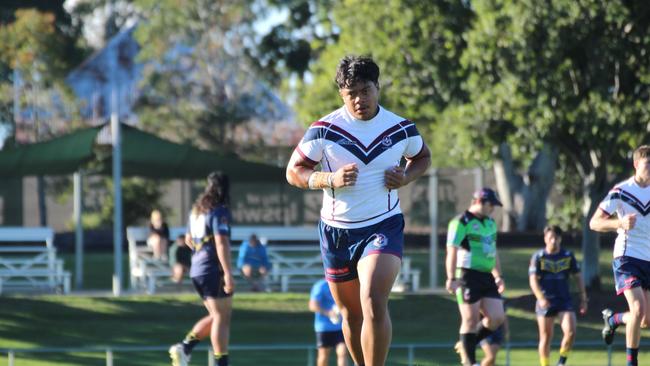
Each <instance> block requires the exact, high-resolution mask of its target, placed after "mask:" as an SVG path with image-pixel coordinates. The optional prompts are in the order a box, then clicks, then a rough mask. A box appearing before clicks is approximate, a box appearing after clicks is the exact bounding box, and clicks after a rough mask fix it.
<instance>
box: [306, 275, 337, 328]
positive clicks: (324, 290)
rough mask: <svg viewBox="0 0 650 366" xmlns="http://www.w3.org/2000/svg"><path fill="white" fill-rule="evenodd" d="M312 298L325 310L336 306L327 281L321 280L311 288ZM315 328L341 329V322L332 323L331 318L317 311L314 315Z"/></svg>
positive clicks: (310, 296) (310, 297)
mask: <svg viewBox="0 0 650 366" xmlns="http://www.w3.org/2000/svg"><path fill="white" fill-rule="evenodd" d="M309 299H310V300H314V301H316V303H318V307H320V308H321V309H324V310H330V309H332V308H333V307H334V305H335V302H334V298H333V297H332V293H331V292H330V288H329V286H328V285H327V281H325V280H320V281H318V282H316V283H315V284H314V286H312V288H311V294H310V295H309ZM314 330H315V331H316V332H335V331H340V330H341V322H338V323H332V321H331V320H330V318H329V317H328V316H326V315H323V314H321V313H316V316H315V317H314Z"/></svg>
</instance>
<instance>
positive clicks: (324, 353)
mask: <svg viewBox="0 0 650 366" xmlns="http://www.w3.org/2000/svg"><path fill="white" fill-rule="evenodd" d="M330 350H331V349H330V348H329V347H318V356H316V366H327V365H329V360H330Z"/></svg>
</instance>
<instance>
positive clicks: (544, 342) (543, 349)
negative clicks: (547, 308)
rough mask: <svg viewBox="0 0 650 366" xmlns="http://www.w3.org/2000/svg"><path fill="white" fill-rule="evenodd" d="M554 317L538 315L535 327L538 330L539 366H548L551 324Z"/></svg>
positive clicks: (551, 332) (551, 337) (551, 335)
mask: <svg viewBox="0 0 650 366" xmlns="http://www.w3.org/2000/svg"><path fill="white" fill-rule="evenodd" d="M554 323H555V317H554V316H551V317H546V316H538V317H537V328H538V330H539V344H538V345H537V352H538V353H539V363H540V365H541V366H549V364H550V362H551V361H550V359H549V358H550V355H551V340H552V339H553V325H554Z"/></svg>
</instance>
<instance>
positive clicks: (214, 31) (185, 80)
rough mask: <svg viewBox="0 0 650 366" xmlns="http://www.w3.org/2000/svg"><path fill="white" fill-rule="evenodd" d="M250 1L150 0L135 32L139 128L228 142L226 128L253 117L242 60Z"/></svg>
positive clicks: (143, 1) (251, 80)
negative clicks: (141, 66) (141, 63)
mask: <svg viewBox="0 0 650 366" xmlns="http://www.w3.org/2000/svg"><path fill="white" fill-rule="evenodd" d="M252 3H253V1H249V0H239V1H226V0H221V1H211V0H210V1H208V0H193V1H178V0H165V1H152V0H139V1H135V4H136V5H137V6H139V8H140V10H141V11H142V13H143V14H144V16H145V17H146V19H147V21H146V22H142V23H141V24H140V25H139V26H138V29H137V30H136V39H137V40H138V42H139V44H140V45H141V46H142V49H141V51H140V54H139V57H140V60H141V61H145V62H146V63H145V66H144V73H143V81H142V87H143V89H142V94H143V96H142V98H141V99H140V100H139V101H138V103H137V105H136V111H137V113H138V114H139V115H140V117H141V121H142V123H143V125H144V126H145V127H149V128H152V129H153V128H155V129H156V130H159V131H173V132H171V134H172V135H171V136H166V137H169V138H172V139H173V140H175V141H190V140H191V141H193V142H195V143H197V142H198V143H199V144H200V145H201V146H202V147H205V148H213V149H214V148H215V146H219V147H221V148H224V149H229V148H232V147H233V146H232V145H233V132H232V129H233V127H234V126H235V125H237V124H238V123H240V122H242V121H245V120H247V119H249V118H250V117H251V116H254V115H255V108H256V107H257V105H256V104H258V103H260V102H259V101H257V100H256V94H255V93H256V92H257V90H256V87H257V84H256V83H257V78H256V75H253V74H252V73H250V67H248V65H247V63H246V62H245V61H244V59H245V52H244V46H245V41H246V40H247V39H248V40H249V39H251V34H252V33H253V29H252V22H253V20H254V19H255V14H254V13H253V11H252V8H251V4H252Z"/></svg>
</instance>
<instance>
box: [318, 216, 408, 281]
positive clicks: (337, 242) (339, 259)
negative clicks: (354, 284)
mask: <svg viewBox="0 0 650 366" xmlns="http://www.w3.org/2000/svg"><path fill="white" fill-rule="evenodd" d="M319 232H320V250H321V254H322V256H323V265H324V267H325V277H326V278H327V280H328V281H332V282H345V281H350V280H353V279H355V278H357V277H358V274H357V263H359V260H360V259H361V258H363V257H365V256H367V255H369V254H377V253H386V254H392V255H395V256H397V257H399V258H402V251H403V249H404V216H402V214H397V215H394V216H391V217H389V218H387V219H386V220H384V221H381V222H378V223H376V224H374V225H370V226H367V227H362V228H358V229H340V228H336V227H333V226H329V225H327V224H325V223H324V222H322V221H321V222H320V224H319Z"/></svg>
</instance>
